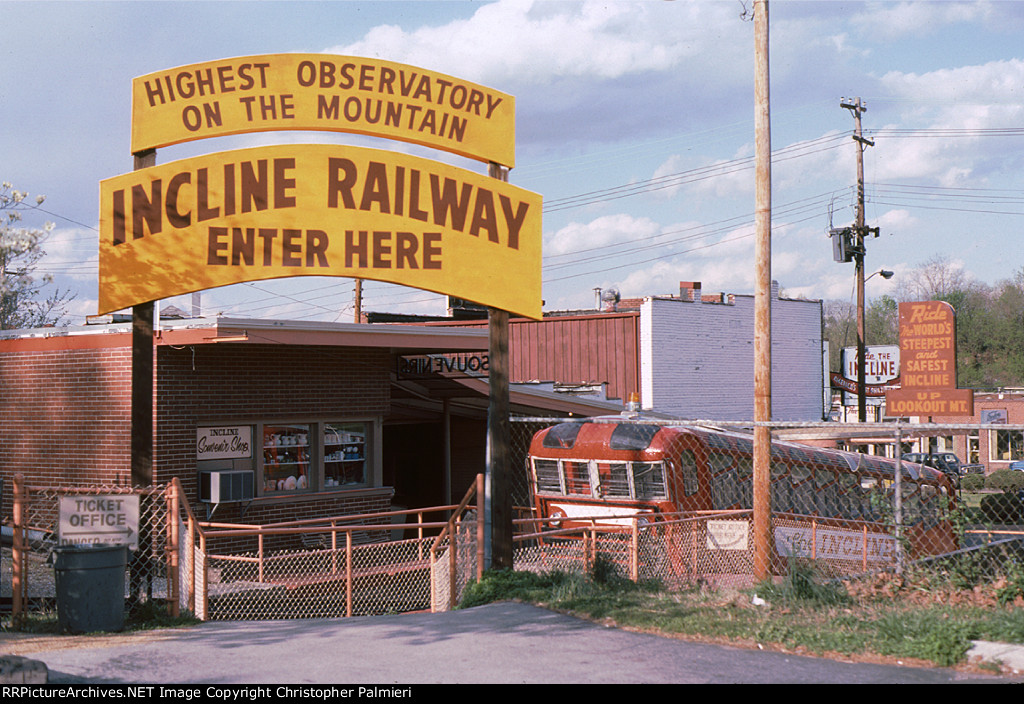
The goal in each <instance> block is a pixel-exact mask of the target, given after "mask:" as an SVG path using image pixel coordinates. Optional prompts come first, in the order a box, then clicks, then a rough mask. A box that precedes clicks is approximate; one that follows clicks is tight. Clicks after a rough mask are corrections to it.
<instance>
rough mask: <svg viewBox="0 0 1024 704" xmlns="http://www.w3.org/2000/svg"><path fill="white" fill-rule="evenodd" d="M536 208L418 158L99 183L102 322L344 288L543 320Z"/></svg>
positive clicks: (346, 158)
mask: <svg viewBox="0 0 1024 704" xmlns="http://www.w3.org/2000/svg"><path fill="white" fill-rule="evenodd" d="M541 206H542V202H541V197H540V196H539V195H537V194H535V193H531V192H529V191H525V190H523V189H521V188H517V187H515V186H512V185H510V184H508V183H506V182H504V181H500V180H498V179H493V178H489V177H487V176H484V175H482V174H476V173H473V172H471V171H466V170H465V169H459V168H456V167H453V166H448V165H445V164H441V163H438V162H434V161H430V160H427V159H421V158H419V157H414V156H409V155H405V154H398V153H395V152H390V151H382V150H377V149H364V148H358V147H346V146H335V145H312V144H306V145H281V146H273V147H259V148H255V149H242V150H237V151H229V152H221V153H216V154H209V155H205V156H199V157H194V158H190V159H185V160H182V161H177V162H171V163H168V164H164V165H160V166H153V167H150V168H146V169H141V170H138V171H134V172H132V173H130V174H125V175H123V176H117V177H115V178H111V179H107V180H105V181H102V182H101V183H100V260H99V284H100V287H99V312H100V313H101V314H102V313H109V312H112V311H116V310H122V309H124V308H127V307H130V306H133V305H135V304H138V303H142V302H146V301H152V300H156V299H159V298H167V297H170V296H175V295H180V294H183V293H190V292H192V291H199V290H203V289H208V288H214V287H217V286H224V285H228V284H234V283H240V282H244V281H256V280H261V279H271V278H280V277H287V276H304V275H305V276H347V277H354V278H363V279H374V280H378V281H389V282H393V283H398V284H403V285H406V286H412V287H415V288H421V289H426V290H429V291H436V292H438V293H445V294H449V295H452V296H456V297H459V298H465V299H468V300H471V301H475V302H477V303H481V304H483V305H487V306H492V307H495V308H499V309H502V310H507V311H509V312H512V313H516V314H519V315H523V316H526V317H530V318H535V319H538V318H540V317H541V277H540V271H541Z"/></svg>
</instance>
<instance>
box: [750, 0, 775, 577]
mask: <svg viewBox="0 0 1024 704" xmlns="http://www.w3.org/2000/svg"><path fill="white" fill-rule="evenodd" d="M768 65H769V62H768V1H767V0H760V1H759V2H755V3H754V103H755V104H754V152H755V171H756V185H755V188H754V190H755V230H756V232H755V237H756V244H755V251H756V259H757V264H756V272H755V278H756V281H755V282H754V285H755V292H754V420H755V421H757V424H756V425H755V427H754V482H753V484H754V486H753V499H754V501H753V509H754V515H753V544H754V577H755V579H757V580H758V581H762V580H765V579H767V578H768V577H769V576H770V574H771V564H770V556H771V511H772V506H771V442H772V436H771V428H770V427H769V426H768V423H769V421H771V419H772V322H771V305H772V301H771V285H772V248H771V247H772V246H771V238H772V140H771V111H770V109H769V108H770V104H771V101H770V81H769V71H768Z"/></svg>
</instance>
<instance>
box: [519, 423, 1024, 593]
mask: <svg viewBox="0 0 1024 704" xmlns="http://www.w3.org/2000/svg"><path fill="white" fill-rule="evenodd" d="M559 422H560V421H548V422H547V423H546V424H545V423H544V421H543V419H534V418H531V419H524V420H521V421H520V420H519V419H514V422H513V423H512V427H513V433H512V435H513V446H514V448H513V456H514V457H516V462H515V466H514V468H513V471H514V477H513V481H512V484H513V486H515V487H516V492H517V497H518V496H522V495H525V496H530V488H529V487H530V486H531V484H533V485H535V486H537V487H538V492H537V493H538V494H539V495H540V498H538V499H536V500H534V501H533V502H532V503H531V504H528V505H520V509H521V510H520V515H521V516H523V517H524V520H522V521H520V522H519V526H520V531H519V534H520V535H519V541H518V543H517V545H518V547H517V551H516V567H517V569H528V570H534V571H543V570H577V571H586V570H590V569H593V568H594V565H596V564H600V565H601V566H602V567H603V568H611V569H614V570H615V571H617V572H619V573H620V574H621V575H622V576H624V577H627V578H631V579H657V580H660V581H661V582H662V583H663V584H664V585H665V586H667V587H677V588H682V587H685V586H693V585H718V586H721V585H730V586H750V585H752V584H753V583H754V560H755V555H754V538H755V534H754V526H753V501H754V488H753V436H752V434H751V433H750V432H749V427H748V428H744V427H742V426H744V425H748V426H751V425H753V424H740V423H735V424H730V423H715V424H712V423H700V425H701V426H703V429H702V430H697V431H695V432H694V433H692V434H691V433H687V432H683V433H678V434H675V435H671V434H665V433H663V434H661V435H657V434H658V431H659V430H660V429H661V428H662V427H663V426H672V425H678V424H679V421H675V422H674V423H672V422H665V421H656V420H650V419H643V420H631V419H629V418H626V417H623V418H621V419H610V420H609V419H603V420H602V421H599V423H595V424H594V425H598V424H600V423H604V430H603V431H595V432H594V433H593V434H591V435H589V436H588V435H587V434H586V431H582V430H581V427H582V425H583V423H582V422H575V423H572V424H571V425H559V428H560V430H556V431H552V433H550V435H551V437H552V438H553V439H552V440H551V441H546V442H536V443H534V452H533V456H532V457H531V450H530V447H531V442H533V441H534V436H535V434H536V433H537V431H538V430H539V429H542V428H544V427H554V426H555V424H556V423H559ZM780 425H782V426H783V427H781V428H775V430H774V431H773V433H774V437H780V436H781V437H785V436H787V435H794V434H799V435H800V436H802V437H810V436H813V437H814V439H813V440H812V441H810V442H808V443H805V442H791V441H785V440H774V441H773V444H772V449H771V460H770V474H771V476H770V482H769V488H768V494H769V496H770V502H771V503H770V505H771V521H770V536H769V545H768V551H769V571H770V574H773V575H776V576H780V575H784V574H787V572H788V571H789V570H790V569H791V566H792V565H794V564H795V563H797V562H801V563H806V562H807V561H810V562H811V563H812V564H813V565H814V568H815V569H816V571H817V572H818V573H819V574H820V575H821V576H822V577H824V578H850V577H855V576H859V575H867V574H872V573H877V572H879V571H895V572H902V571H904V570H918V571H921V570H926V571H931V572H933V573H935V574H936V575H941V574H946V575H950V574H956V575H958V577H959V578H960V581H961V582H963V583H966V582H967V581H969V579H976V580H988V581H996V582H998V581H999V580H1001V579H1006V578H1007V576H1008V575H1010V576H1012V575H1019V574H1022V573H1024V501H1020V500H1019V499H1016V498H1015V497H1012V496H1011V497H1010V499H1008V501H1017V503H1016V504H1015V505H1016V506H1017V507H1018V508H1017V513H1019V514H1020V515H1016V514H1014V513H1013V511H1012V510H1011V511H1010V512H1009V513H1010V514H1011V515H1010V516H1009V520H1008V521H1007V522H1006V523H1000V524H997V525H994V524H993V523H992V521H991V514H990V512H989V513H986V512H983V511H981V510H980V508H981V507H980V503H981V501H982V500H986V501H987V500H988V499H986V498H985V497H986V496H997V497H999V496H1002V494H1003V492H1000V491H997V490H993V491H984V490H983V491H982V492H980V493H975V492H971V491H964V490H963V488H962V487H961V484H960V481H959V477H949V476H946V475H944V474H943V473H942V472H939V471H937V470H935V469H933V468H931V467H923V466H921V465H917V464H914V463H910V462H904V461H902V460H898V458H897V457H896V456H895V455H896V454H897V453H896V452H895V448H897V447H898V448H901V450H902V449H903V448H904V440H905V438H907V437H910V436H917V435H922V434H932V435H934V434H937V433H940V432H941V433H942V434H948V433H950V432H964V433H969V432H977V431H978V430H979V427H978V426H964V427H960V426H957V427H955V428H950V427H948V426H947V427H942V426H935V425H932V424H928V425H924V426H922V425H916V426H906V425H900V424H892V425H891V427H890V428H888V429H886V430H885V431H883V432H882V434H879V429H878V428H877V427H876V428H872V431H874V432H873V433H871V435H872V437H871V438H870V444H871V445H872V446H873V447H872V449H873V450H875V451H877V452H878V454H864V453H855V452H847V451H843V450H840V449H838V448H839V447H842V446H844V445H848V444H850V443H851V442H855V443H857V445H858V446H861V445H863V444H864V442H865V440H864V439H863V437H861V438H858V439H852V438H854V437H855V434H856V433H857V432H859V433H860V434H861V436H863V435H864V433H865V430H864V427H863V426H854V427H853V428H850V427H841V426H837V424H780ZM1001 427H1005V426H1001ZM656 435H657V439H655V437H656ZM556 436H557V437H556ZM595 438H600V439H599V440H596V439H595ZM616 442H618V445H617V446H616V444H615V443H616ZM545 445H549V447H545ZM886 454H888V455H890V456H885V455H886ZM638 460H642V461H638ZM897 462H898V466H899V468H900V470H901V471H900V472H899V473H897V472H896V471H895V469H896V467H897ZM524 487H526V488H525V490H524ZM968 578H969V579H968ZM972 586H973V585H972Z"/></svg>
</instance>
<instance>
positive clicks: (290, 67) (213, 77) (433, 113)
mask: <svg viewBox="0 0 1024 704" xmlns="http://www.w3.org/2000/svg"><path fill="white" fill-rule="evenodd" d="M279 130H313V131H328V132H353V133H358V134H367V135H373V136H375V137H385V138H388V139H397V140H402V141H405V142H413V143H415V144H422V145H425V146H428V147H432V148H434V149H441V150H444V151H448V152H452V153H455V154H461V155H462V156H465V157H469V158H471V159H478V160H480V161H486V162H494V163H496V164H501V165H502V166H507V167H509V168H512V167H513V166H515V99H514V98H513V97H512V96H510V95H507V94H505V93H501V92H499V91H496V90H492V89H490V88H486V87H484V86H480V85H477V84H475V83H470V82H468V81H464V80H461V79H459V78H454V77H452V76H446V75H444V74H441V73H434V72H432V71H426V70H424V69H422V68H417V67H415V66H407V65H405V64H399V63H394V62H391V61H381V60H379V59H368V58H361V57H353V56H338V55H333V54H267V55H263V56H243V57H239V58H234V59H222V60H220V61H211V62H207V63H201V64H192V65H189V66H180V67H178V68H173V69H168V70H166V71H157V72H155V73H151V74H148V75H146V76H141V77H139V78H136V79H135V80H134V81H133V82H132V153H133V154H138V153H139V152H142V151H146V150H149V149H158V148H160V147H164V146H168V145H171V144H179V143H181V142H187V141H192V140H196V139H205V138H207V137H222V136H224V135H231V134H244V133H249V132H269V131H279Z"/></svg>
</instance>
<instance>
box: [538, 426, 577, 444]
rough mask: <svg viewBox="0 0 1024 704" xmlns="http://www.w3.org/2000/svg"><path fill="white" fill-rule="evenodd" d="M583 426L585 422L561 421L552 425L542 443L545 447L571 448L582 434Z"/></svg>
mask: <svg viewBox="0 0 1024 704" xmlns="http://www.w3.org/2000/svg"><path fill="white" fill-rule="evenodd" d="M582 427H583V423H559V424H558V425H555V426H552V427H551V428H550V429H549V430H548V432H547V433H545V434H544V440H543V441H542V442H541V444H542V445H543V446H544V447H560V448H562V449H570V448H571V447H572V446H573V445H575V444H576V436H577V435H579V434H580V428H582Z"/></svg>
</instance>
